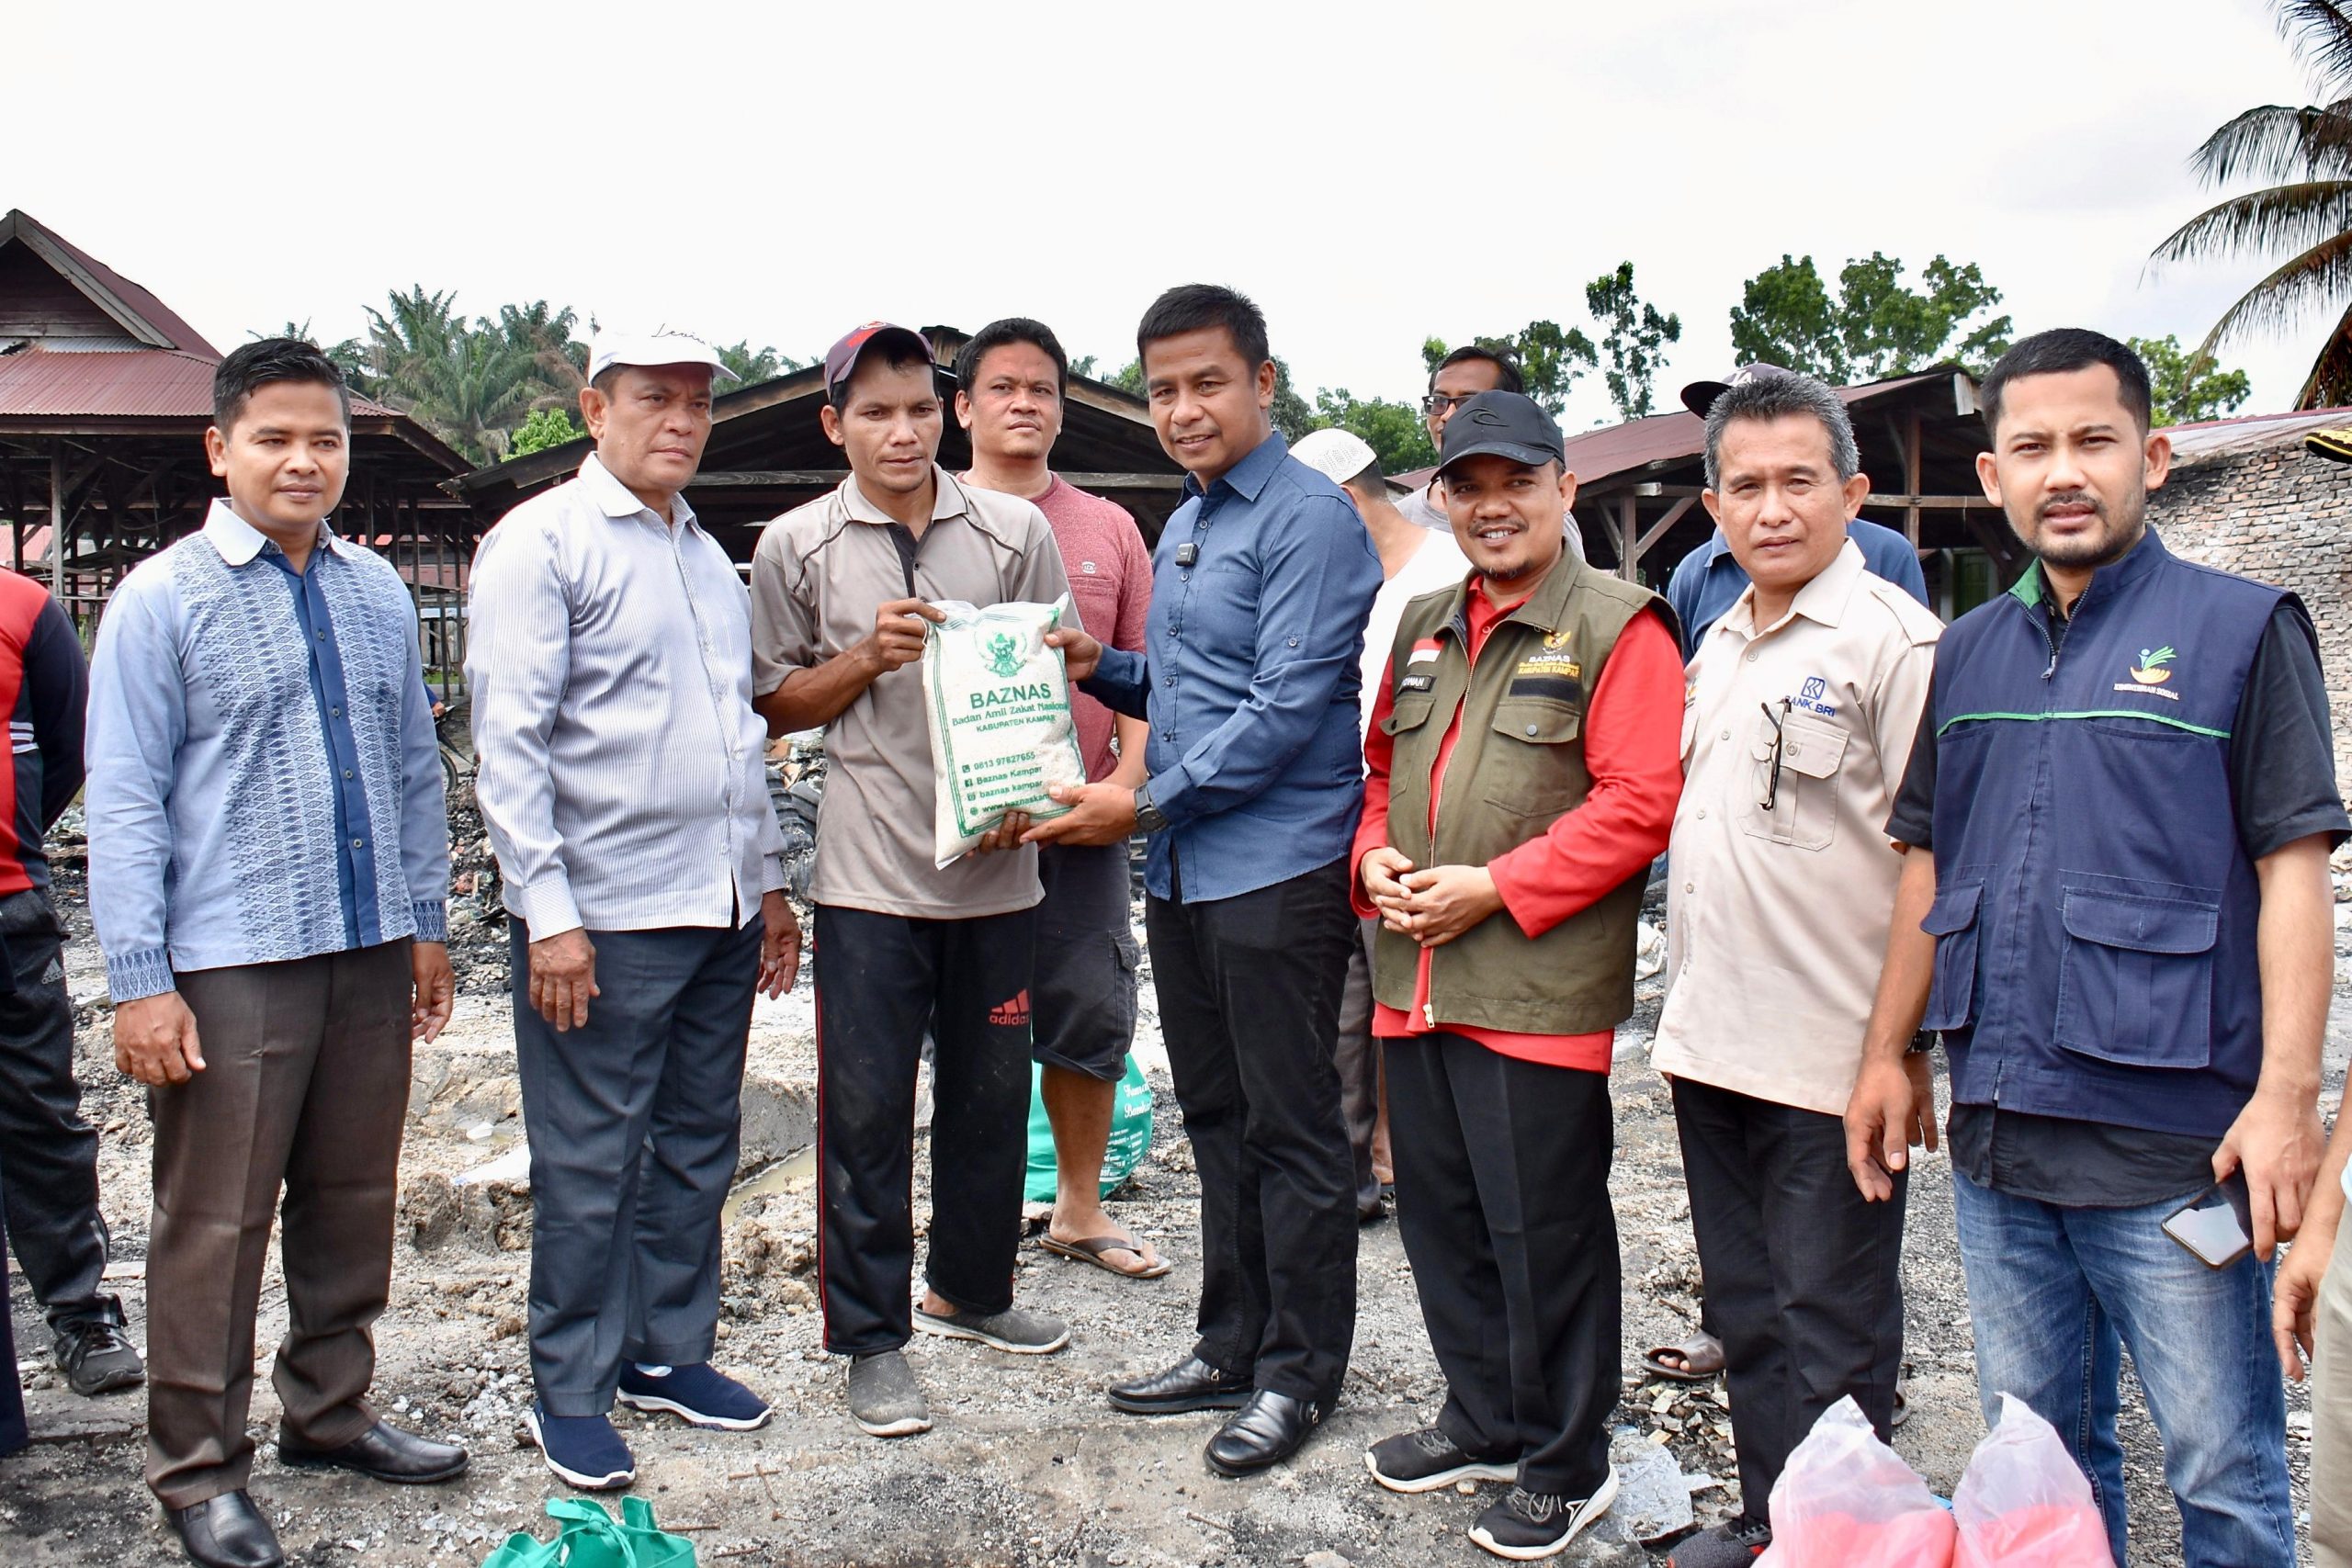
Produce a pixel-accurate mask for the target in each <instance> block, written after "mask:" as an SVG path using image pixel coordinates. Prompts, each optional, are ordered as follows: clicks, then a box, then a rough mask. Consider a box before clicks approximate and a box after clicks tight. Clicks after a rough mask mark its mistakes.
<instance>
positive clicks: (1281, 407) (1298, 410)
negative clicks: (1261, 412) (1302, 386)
mask: <svg viewBox="0 0 2352 1568" xmlns="http://www.w3.org/2000/svg"><path fill="white" fill-rule="evenodd" d="M1268 412H1269V414H1270V415H1271V416H1272V419H1273V422H1274V428H1275V429H1276V430H1279V431H1281V432H1282V433H1283V440H1285V441H1295V440H1297V439H1298V438H1299V437H1300V436H1302V435H1304V434H1306V433H1307V432H1308V431H1310V430H1313V429H1315V428H1316V423H1315V410H1314V409H1313V407H1312V406H1310V405H1309V404H1308V402H1307V400H1306V399H1305V398H1303V397H1301V396H1300V395H1299V391H1298V389H1297V388H1296V387H1295V386H1293V385H1292V384H1291V378H1290V366H1289V364H1288V363H1287V362H1285V361H1284V360H1283V357H1282V356H1281V355H1275V356H1274V406H1273V407H1272V409H1271V410H1269V411H1268Z"/></svg>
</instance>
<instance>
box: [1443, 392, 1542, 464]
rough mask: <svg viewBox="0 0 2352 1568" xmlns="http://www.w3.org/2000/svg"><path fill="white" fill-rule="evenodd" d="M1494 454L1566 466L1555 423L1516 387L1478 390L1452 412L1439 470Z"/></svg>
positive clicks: (1534, 462) (1533, 462) (1447, 424)
mask: <svg viewBox="0 0 2352 1568" xmlns="http://www.w3.org/2000/svg"><path fill="white" fill-rule="evenodd" d="M1488 454H1492V455H1493V456H1495V457H1508V458H1510V460H1511V461H1512V462H1514V463H1524V464H1526V465H1527V466H1528V467H1529V468H1535V467H1538V466H1540V465H1542V464H1544V463H1558V464H1561V465H1562V466H1564V467H1565V466H1566V462H1567V455H1566V447H1565V445H1564V443H1563V442H1562V441H1561V438H1560V426H1559V423H1558V422H1556V421H1555V420H1554V419H1553V418H1552V416H1551V415H1550V414H1548V413H1545V412H1544V410H1543V408H1542V407H1541V406H1540V405H1538V404H1537V402H1536V401H1535V400H1534V399H1532V398H1530V397H1527V396H1525V395H1523V394H1521V393H1519V392H1504V391H1493V392H1481V393H1479V394H1478V395H1477V396H1476V397H1475V398H1472V399H1471V400H1469V401H1468V402H1466V403H1464V404H1463V405H1462V406H1461V407H1460V408H1458V409H1455V410H1454V411H1453V418H1452V419H1451V420H1448V421H1447V422H1446V426H1445V450H1444V451H1443V452H1442V453H1441V454H1440V455H1439V457H1438V465H1437V471H1438V472H1439V473H1441V474H1442V473H1443V472H1445V470H1446V469H1448V468H1452V467H1453V465H1454V464H1456V463H1458V462H1460V461H1462V459H1463V458H1464V457H1484V456H1487V455H1488Z"/></svg>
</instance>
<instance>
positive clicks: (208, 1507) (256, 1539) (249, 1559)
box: [164, 1491, 286, 1568]
mask: <svg viewBox="0 0 2352 1568" xmlns="http://www.w3.org/2000/svg"><path fill="white" fill-rule="evenodd" d="M164 1517H165V1518H167V1519H169V1520H170V1521H171V1522H172V1530H173V1532H174V1533H175V1534H176V1535H177V1536H178V1537H179V1538H180V1544H181V1545H182V1546H184V1547H186V1548H187V1555H188V1560H189V1561H190V1562H201V1563H203V1564H204V1568H286V1554H285V1553H284V1552H282V1551H278V1550H277V1531H276V1530H273V1529H270V1528H269V1521H268V1520H267V1519H266V1518H264V1517H262V1513H261V1510H260V1509H259V1508H256V1507H254V1500H253V1499H252V1498H251V1497H249V1496H247V1495H245V1494H244V1493H243V1492H242V1491H239V1492H223V1493H221V1494H220V1495H219V1496H218V1497H207V1498H206V1499H205V1500H204V1501H203V1502H201V1503H196V1504H191V1505H190V1506H187V1507H185V1508H165V1509H164Z"/></svg>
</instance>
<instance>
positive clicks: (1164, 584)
mask: <svg viewBox="0 0 2352 1568" xmlns="http://www.w3.org/2000/svg"><path fill="white" fill-rule="evenodd" d="M1136 350H1137V352H1138V353H1139V355H1141V357H1142V362H1143V370H1144V383H1145V395H1146V397H1147V398H1148V400H1149V402H1150V404H1151V415H1152V423H1154V424H1155V425H1156V426H1157V427H1158V429H1159V442H1160V445H1161V446H1163V447H1164V448H1166V450H1167V452H1168V454H1169V456H1170V457H1173V458H1175V459H1176V461H1177V462H1178V463H1180V464H1182V466H1183V468H1184V469H1185V470H1186V472H1187V473H1188V474H1189V475H1190V476H1191V477H1190V478H1189V479H1186V481H1185V485H1184V494H1185V499H1184V502H1183V504H1182V505H1181V506H1179V507H1178V508H1177V509H1176V513H1175V515H1174V516H1172V517H1170V519H1169V522H1168V526H1167V528H1166V530H1165V531H1164V532H1163V533H1162V534H1161V535H1160V539H1159V552H1158V556H1157V558H1156V559H1155V561H1154V563H1153V573H1152V601H1151V615H1150V617H1149V619H1148V623H1147V626H1146V637H1145V651H1144V652H1143V653H1141V654H1135V653H1127V652H1124V651H1122V650H1120V649H1104V648H1103V646H1102V645H1101V644H1100V643H1098V642H1096V641H1095V640H1094V639H1093V638H1092V637H1088V636H1086V635H1085V634H1084V633H1083V632H1078V631H1066V632H1057V633H1056V634H1054V640H1055V641H1056V642H1057V644H1058V645H1059V646H1061V647H1062V648H1063V649H1064V650H1065V654H1066V656H1067V658H1068V660H1069V672H1070V674H1071V675H1072V676H1074V677H1080V678H1081V679H1083V678H1085V677H1089V676H1091V679H1086V680H1085V682H1084V683H1085V689H1086V691H1087V692H1088V693H1089V694H1091V695H1093V696H1095V697H1098V698H1100V699H1101V700H1102V701H1103V702H1104V703H1106V704H1108V705H1110V706H1111V707H1112V708H1113V709H1114V711H1116V712H1120V713H1125V714H1128V715H1132V716H1139V717H1146V718H1148V719H1149V720H1150V722H1151V739H1150V741H1149V743H1148V746H1147V747H1146V748H1145V758H1144V760H1145V767H1146V771H1147V773H1148V775H1149V776H1148V780H1147V782H1146V783H1145V784H1144V785H1143V786H1142V787H1141V788H1140V789H1136V790H1132V791H1131V790H1129V789H1127V788H1125V786H1123V785H1119V784H1111V783H1108V782H1105V783H1101V784H1087V785H1083V786H1081V787H1079V788H1076V789H1071V790H1067V791H1058V790H1057V792H1056V793H1057V795H1059V796H1061V797H1063V798H1065V799H1068V800H1069V801H1071V802H1073V803H1074V809H1072V810H1071V811H1070V813H1069V815H1067V816H1064V817H1060V818H1055V819H1054V820H1053V821H1050V822H1046V823H1044V824H1041V825H1039V826H1038V827H1036V828H1034V829H1031V830H1030V833H1029V837H1030V838H1032V839H1035V840H1049V841H1063V842H1070V843H1110V842H1116V841H1118V840H1124V839H1125V838H1126V837H1127V836H1128V835H1129V834H1130V833H1131V832H1133V831H1134V830H1135V829H1137V828H1141V829H1144V830H1145V831H1147V832H1148V833H1150V834H1151V851H1150V861H1149V864H1148V867H1147V869H1146V872H1145V879H1144V880H1145V887H1146V889H1147V890H1148V893H1149V894H1150V897H1149V900H1148V905H1147V908H1146V913H1145V930H1146V933H1147V935H1148V937H1149V940H1150V942H1151V957H1152V972H1153V983H1154V987H1155V988H1156V989H1157V990H1158V992H1159V1013H1160V1019H1161V1022H1162V1025H1163V1027H1164V1029H1165V1032H1166V1035H1167V1041H1168V1052H1169V1062H1170V1067H1171V1068H1172V1069H1173V1071H1174V1074H1175V1078H1176V1098H1177V1100H1178V1101H1179V1102H1180V1103H1181V1104H1182V1106H1183V1108H1184V1127H1185V1131H1186V1132H1187V1133H1188V1134H1191V1136H1192V1140H1193V1156H1194V1158H1195V1159H1196V1160H1197V1161H1198V1163H1199V1166H1200V1173H1201V1254H1202V1258H1203V1259H1204V1265H1203V1278H1202V1283H1201V1307H1200V1321H1199V1326H1200V1341H1199V1344H1198V1345H1197V1346H1196V1347H1195V1348H1194V1349H1193V1353H1192V1354H1190V1355H1189V1356H1187V1357H1185V1358H1184V1359H1182V1361H1180V1362H1178V1363H1177V1364H1176V1365H1175V1366H1173V1367H1171V1368H1170V1369H1168V1370H1167V1371H1162V1372H1159V1373H1156V1374H1154V1375H1153V1376H1150V1377H1147V1378H1142V1379H1139V1380H1137V1381H1136V1382H1129V1383H1125V1384H1122V1385H1120V1386H1119V1387H1116V1388H1114V1389H1113V1390H1112V1391H1111V1402H1112V1404H1114V1405H1116V1406H1118V1407H1119V1408H1120V1409H1122V1410H1127V1411H1133V1412H1136V1413H1138V1414H1157V1413H1159V1412H1163V1411H1176V1410H1198V1409H1205V1408H1229V1409H1236V1410H1237V1414H1236V1415H1235V1416H1233V1417H1232V1418H1231V1419H1230V1420H1228V1421H1227V1423H1226V1424H1225V1426H1224V1427H1223V1428H1221V1429H1220V1430H1219V1431H1218V1432H1217V1434H1216V1437H1214V1438H1211V1439H1210V1440H1209V1445H1208V1450H1207V1457H1208V1461H1209V1464H1210V1467H1211V1468H1212V1469H1214V1470H1216V1471H1217V1472H1219V1473H1221V1474H1225V1475H1238V1474H1242V1473H1245V1472H1250V1471H1254V1470H1261V1469H1263V1468H1265V1467H1266V1466H1268V1465H1271V1464H1274V1463H1277V1462H1279V1461H1282V1460H1283V1459H1286V1458H1288V1457H1289V1456H1290V1455H1291V1454H1293V1453H1295V1452H1296V1451H1297V1450H1298V1447H1299V1445H1300V1444H1301V1443H1303V1442H1305V1441H1306V1438H1307V1437H1308V1435H1309V1434H1310V1433H1312V1432H1313V1430H1314V1428H1315V1427H1316V1426H1317V1424H1319V1423H1320V1422H1321V1421H1322V1419H1323V1417H1324V1416H1326V1415H1328V1414H1329V1411H1330V1408H1331V1404H1332V1403H1333V1401H1334V1400H1335V1399H1336V1398H1337V1396H1338V1394H1339V1392H1340V1379H1341V1377H1342V1376H1343V1375H1344V1374H1345V1372H1346V1371H1347V1361H1348V1349H1349V1345H1350V1342H1351V1339H1352V1338H1353V1337H1354V1332H1355V1250H1356V1246H1355V1227H1356V1217H1355V1173H1354V1163H1353V1156H1351V1153H1350V1151H1349V1147H1348V1138H1347V1130H1346V1127H1345V1125H1344V1123H1343V1122H1342V1121H1341V1118H1340V1078H1339V1072H1338V1069H1337V1067H1336V1066H1334V1063H1333V1060H1332V1046H1331V1043H1332V1039H1333V1036H1334V1032H1335V1030H1336V1029H1337V1027H1338V1022H1339V1007H1340V984H1341V981H1342V979H1343V978H1344V976H1345V975H1346V971H1347V959H1348V947H1349V944H1350V943H1351V942H1353V941H1354V940H1355V935H1356V926H1355V918H1354V915H1353V912H1352V911H1351V908H1349V904H1348V866H1347V859H1348V850H1349V846H1350V844H1351V839H1352V835H1353V831H1354V824H1355V818H1356V813H1357V811H1358V809H1359V808H1360V807H1361V806H1362V804H1363V754H1362V751H1361V750H1360V748H1359V745H1358V735H1357V724H1358V721H1359V719H1360V718H1361V711H1360V708H1359V705H1358V703H1357V697H1356V693H1357V686H1358V682H1359V674H1358V670H1357V661H1358V659H1359V656H1360V654H1361V651H1362V646H1363V624H1364V621H1365V619H1366V617H1367V616H1368V615H1370V614H1371V611H1372V601H1373V596H1374V594H1375V593H1376V592H1379V589H1380V560H1379V558H1378V556H1377V555H1375V554H1374V550H1373V547H1372V542H1371V538H1370V536H1368V535H1366V534H1365V533H1364V530H1363V523H1362V522H1361V521H1360V520H1359V519H1358V518H1357V516H1356V512H1355V508H1354V506H1353V504H1352V503H1351V502H1349V500H1348V499H1347V496H1346V494H1345V493H1344V492H1342V491H1340V488H1339V487H1338V486H1337V485H1335V484H1333V483H1331V481H1330V480H1329V479H1325V478H1324V477H1323V476H1322V475H1320V474H1318V473H1317V472H1315V471H1314V470H1313V469H1311V468H1307V467H1306V465H1305V464H1303V463H1299V462H1296V461H1295V460H1293V459H1292V457H1290V455H1289V449H1288V447H1287V446H1285V445H1284V444H1283V439H1282V437H1281V436H1279V435H1277V434H1274V433H1273V428H1272V423H1271V420H1270V418H1269V413H1268V411H1269V410H1270V409H1271V408H1272V403H1273V393H1274V366H1273V360H1272V356H1271V355H1270V354H1269V353H1268V351H1267V344H1266V323H1265V318H1264V317H1263V316H1261V314H1260V313H1259V311H1258V308H1257V307H1256V306H1255V305H1253V304H1251V303H1250V301H1249V300H1248V299H1245V298H1243V297H1242V296H1241V295H1239V294H1238V293H1236V292H1234V291H1233V290H1232V289H1229V288H1215V287H1212V286H1209V285H1205V284H1188V285H1185V286H1183V287H1181V288H1171V289H1170V290H1169V291H1168V292H1167V293H1165V294H1163V295H1161V296H1160V297H1159V299H1158V300H1157V301H1155V302H1154V303H1153V305H1152V307H1151V309H1150V310H1148V312H1146V313H1145V316H1144V319H1143V324H1142V325H1141V326H1140V327H1139V328H1138V329H1137V331H1136Z"/></svg>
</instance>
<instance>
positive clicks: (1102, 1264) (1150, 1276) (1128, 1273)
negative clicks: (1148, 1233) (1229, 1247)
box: [1037, 1232, 1176, 1280]
mask: <svg viewBox="0 0 2352 1568" xmlns="http://www.w3.org/2000/svg"><path fill="white" fill-rule="evenodd" d="M1037 1245H1038V1246H1039V1247H1044V1248H1045V1249H1046V1251H1047V1252H1050V1253H1052V1254H1053V1255H1054V1256H1055V1257H1057V1258H1074V1259H1076V1260H1077V1261H1078V1262H1080V1263H1091V1264H1092V1265H1094V1267H1096V1268H1097V1269H1102V1270H1103V1272H1104V1273H1105V1274H1116V1275H1117V1276H1118V1277H1119V1278H1120V1279H1122V1280H1157V1279H1159V1277H1160V1276H1161V1275H1162V1274H1165V1273H1167V1272H1168V1271H1169V1270H1170V1269H1173V1268H1175V1267H1176V1265H1174V1264H1173V1263H1170V1261H1169V1260H1168V1259H1167V1258H1159V1259H1157V1260H1155V1261H1154V1262H1153V1264H1152V1265H1151V1267H1149V1268H1148V1269H1122V1268H1120V1267H1119V1266H1118V1265H1117V1264H1115V1263H1112V1262H1109V1261H1107V1260H1105V1258H1103V1254H1104V1253H1106V1252H1132V1253H1134V1254H1135V1255H1136V1257H1137V1258H1141V1257H1143V1256H1145V1254H1144V1250H1143V1245H1142V1243H1140V1242H1134V1241H1129V1240H1128V1239H1127V1238H1126V1237H1125V1236H1120V1235H1095V1236H1089V1237H1087V1238H1086V1239H1085V1240H1084V1241H1061V1240H1058V1239H1057V1238H1056V1237H1055V1236H1054V1235H1053V1234H1052V1233H1051V1232H1048V1233H1046V1235H1045V1237H1044V1238H1043V1239H1042V1240H1040V1241H1039V1242H1038V1243H1037Z"/></svg>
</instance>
